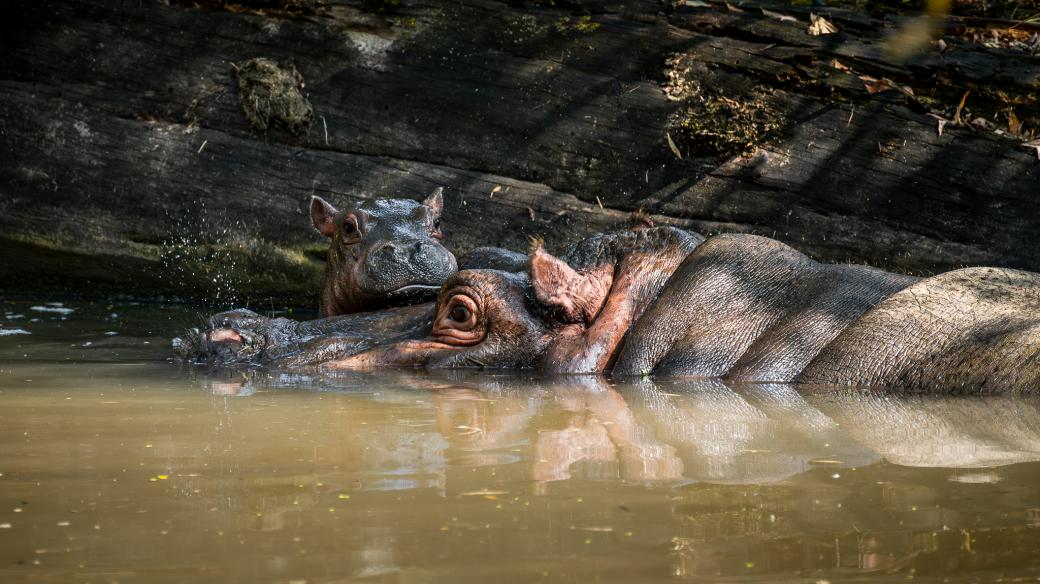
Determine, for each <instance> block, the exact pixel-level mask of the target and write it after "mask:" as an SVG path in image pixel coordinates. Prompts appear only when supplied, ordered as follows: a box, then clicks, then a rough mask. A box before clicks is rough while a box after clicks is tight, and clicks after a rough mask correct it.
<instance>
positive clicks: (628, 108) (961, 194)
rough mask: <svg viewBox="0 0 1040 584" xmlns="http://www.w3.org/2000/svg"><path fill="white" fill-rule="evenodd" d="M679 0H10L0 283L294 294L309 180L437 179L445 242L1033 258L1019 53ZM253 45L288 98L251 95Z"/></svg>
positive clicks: (220, 296) (347, 188)
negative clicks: (623, 234)
mask: <svg viewBox="0 0 1040 584" xmlns="http://www.w3.org/2000/svg"><path fill="white" fill-rule="evenodd" d="M676 4H685V3H676V2H658V1H653V0H643V1H638V0H637V1H633V0H628V1H625V2H609V1H584V2H579V1H573V2H559V1H557V2H497V1H493V0H458V1H453V2H433V1H428V0H427V1H409V0H399V1H398V0H395V1H393V2H384V1H377V0H357V1H349V0H327V1H320V0H313V1H310V0H282V1H275V0H265V1H251V2H246V1H240V2H234V1H217V0H208V1H197V2H192V1H186V0H172V1H170V0H166V1H163V0H131V1H121V0H55V1H53V2H46V3H42V2H36V1H30V0H14V1H13V3H9V5H8V6H6V7H5V12H6V13H7V14H8V17H7V18H6V19H5V24H3V25H0V26H2V28H3V30H2V33H3V34H2V38H0V47H2V50H3V54H4V59H2V60H0V156H2V157H3V164H2V165H0V256H2V257H3V258H4V261H3V262H0V289H6V290H8V291H13V290H23V291H29V290H31V291H55V290H58V291H62V292H64V293H75V292H90V293H127V294H134V295H158V294H164V295H167V296H178V297H185V298H194V299H201V300H209V301H212V302H216V303H222V304H232V303H239V304H241V303H252V304H257V305H261V306H267V305H268V304H269V303H272V302H274V303H279V304H302V305H312V304H314V303H315V301H316V300H315V299H316V297H317V290H318V282H319V281H320V278H321V269H322V262H323V252H324V242H323V241H322V238H321V237H320V236H319V235H318V234H317V233H315V232H314V231H313V230H312V229H311V227H310V225H309V220H308V218H307V214H306V205H307V202H308V199H309V197H310V196H311V195H320V196H322V197H324V198H326V199H328V200H330V201H332V202H333V203H335V204H339V205H348V204H350V202H351V201H354V200H357V199H359V198H362V197H373V196H403V197H412V198H420V197H422V196H424V195H425V194H426V193H428V192H429V191H430V190H432V189H433V188H434V187H436V186H444V187H446V190H445V200H446V213H445V220H444V223H443V230H444V232H445V234H446V237H447V241H448V242H450V244H451V245H452V246H453V247H454V248H455V249H457V250H459V251H466V250H468V249H470V248H472V247H475V246H479V245H501V246H505V247H509V248H513V249H523V248H525V247H526V245H527V239H528V237H529V236H542V237H544V238H545V239H546V241H547V242H548V245H549V247H550V249H560V248H561V247H562V246H563V245H564V244H565V243H566V242H567V241H569V240H573V239H575V238H577V237H579V236H582V235H584V234H587V233H590V232H593V231H596V230H599V229H602V228H603V227H606V226H608V225H612V224H615V223H617V222H618V221H620V220H622V219H624V218H625V217H626V216H627V215H628V214H629V213H631V212H632V211H635V210H637V209H644V210H645V211H647V212H649V213H650V214H651V215H652V216H653V217H654V218H655V220H657V221H658V222H659V223H666V224H674V225H678V226H682V227H687V228H690V229H694V230H697V231H700V232H702V233H704V234H713V233H719V232H749V233H758V234H763V235H767V236H771V237H775V238H777V239H780V240H782V241H785V242H788V243H790V244H792V245H794V246H795V247H797V248H798V249H800V250H803V251H805V252H807V253H809V254H810V255H812V256H813V257H815V258H817V259H820V260H826V261H835V262H846V261H851V262H863V263H869V264H873V265H877V266H882V267H886V268H889V269H894V270H898V271H904V272H912V273H931V272H936V271H942V270H947V269H951V268H956V267H961V266H965V265H978V264H988V265H996V266H1010V267H1016V268H1024V269H1030V270H1037V271H1040V237H1037V234H1038V233H1040V209H1038V205H1040V163H1038V155H1037V152H1038V150H1040V148H1035V147H1029V146H1028V144H1030V143H1032V144H1036V142H1035V138H1036V136H1035V134H1033V132H1034V131H1035V129H1036V128H1037V127H1040V105H1038V104H1040V101H1038V94H1040V58H1038V57H1037V56H1036V55H1035V53H1036V51H1035V50H1031V49H1030V47H1031V45H1028V43H1019V45H1023V46H1024V47H1025V48H1023V46H1018V45H1014V44H1013V43H1012V44H1006V46H1005V45H1001V44H999V43H996V44H994V42H991V41H992V39H997V40H999V39H1000V36H999V33H998V34H996V35H991V34H989V33H986V34H982V35H981V36H980V35H979V34H976V33H974V32H972V31H965V30H961V29H957V28H956V27H950V28H948V29H947V31H946V36H945V37H944V38H943V42H942V43H937V42H932V43H926V44H925V46H923V49H922V50H919V51H916V52H914V53H913V54H911V55H901V56H895V55H894V53H893V51H891V50H890V48H891V46H890V45H891V43H889V42H886V40H885V39H886V38H888V37H889V36H892V33H893V31H897V29H898V26H900V24H901V22H900V21H897V20H891V21H881V20H877V19H874V18H871V17H868V16H864V15H861V14H858V13H856V12H852V11H847V10H842V9H837V8H816V9H814V11H815V13H817V14H822V15H823V16H824V17H825V18H826V19H828V21H829V22H831V23H833V25H834V27H835V28H837V29H838V31H839V32H837V33H833V34H825V35H821V36H813V35H811V34H809V23H810V19H811V16H810V12H809V9H808V8H794V7H791V6H788V5H786V4H781V3H775V2H745V3H742V4H739V6H738V5H737V4H736V3H731V4H725V3H711V4H708V3H703V2H696V3H693V2H691V3H689V4H691V6H686V5H680V6H676ZM692 4H697V6H696V7H694V6H692ZM958 26H959V25H958ZM961 28H963V26H962V27H961ZM972 34H975V36H972ZM987 35H989V36H987ZM1009 42H1010V41H1009ZM257 59H261V60H262V61H256V60H257ZM243 63H264V67H265V68H267V69H270V70H272V71H285V72H288V73H286V75H288V77H286V79H288V81H285V80H281V81H280V82H279V83H280V84H275V83H272V84H269V85H268V86H265V87H274V88H278V87H284V88H285V90H284V91H283V93H286V94H291V95H292V98H293V99H295V100H296V101H295V102H292V103H287V104H281V103H278V102H276V101H275V100H276V99H277V97H278V96H273V97H271V96H272V95H273V94H272V93H271V92H270V91H268V93H265V94H264V96H265V97H264V100H265V101H263V102H261V101H260V100H259V99H258V98H255V97H247V96H253V95H254V93H250V92H247V91H246V89H245V86H244V85H242V84H241V83H240V82H241V79H240V68H241V66H242V64H243ZM261 81H262V80H261ZM250 83H254V81H250ZM249 87H253V85H250V86H249ZM969 90H970V91H969ZM250 91H252V89H250ZM250 99H252V100H253V102H252V103H250V102H249V100H250ZM258 107H260V108H263V109H262V113H263V116H261V118H258V116H257V115H256V111H257V109H256V108H258ZM250 108H253V109H252V110H251V109H250ZM279 108H281V109H279ZM280 111H286V112H302V113H304V114H306V115H301V116H298V117H296V118H292V119H291V121H285V122H281V123H280V121H279V120H280V119H281V118H279V117H278V116H274V115H269V114H271V113H272V112H275V113H277V112H280ZM250 112H252V113H253V115H252V116H250V115H248V114H250ZM257 119H262V120H263V121H264V124H262V125H261V127H266V130H261V129H258V127H257V124H256V120H257ZM251 120H252V123H251ZM268 120H269V121H270V123H268ZM1030 140H1034V141H1033V142H1030Z"/></svg>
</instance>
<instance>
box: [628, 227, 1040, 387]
mask: <svg viewBox="0 0 1040 584" xmlns="http://www.w3.org/2000/svg"><path fill="white" fill-rule="evenodd" d="M646 373H654V374H658V375H682V376H696V377H719V378H725V379H732V380H739V381H774V382H795V383H811V384H841V385H857V386H876V387H901V388H905V389H911V390H926V391H947V390H956V389H970V390H973V391H977V390H983V391H985V390H994V391H1003V390H1020V391H1035V390H1036V389H1037V388H1038V387H1040V275H1037V274H1034V273H1030V272H1022V271H1018V270H1009V269H998V268H967V269H962V270H956V271H953V272H947V273H944V274H939V275H937V276H933V277H931V278H925V279H916V278H911V277H907V276H899V275H895V274H890V273H887V272H883V271H880V270H875V269H872V268H866V267H862V266H845V265H826V264H820V263H817V262H813V261H811V260H809V259H808V258H806V257H805V256H804V255H803V254H801V253H799V252H797V251H795V250H793V249H791V248H790V247H788V246H786V245H784V244H781V243H779V242H776V241H773V240H770V239H766V238H762V237H756V236H750V235H725V236H719V237H715V238H712V239H710V240H708V241H707V242H706V243H705V244H703V245H701V246H700V247H699V248H698V249H697V250H696V251H695V252H694V253H692V254H690V256H689V257H688V258H687V259H686V261H685V262H683V265H682V266H680V268H679V269H678V270H676V272H675V274H674V275H673V277H672V279H671V280H670V281H669V283H668V285H667V286H666V287H665V290H664V291H663V292H662V294H661V295H660V297H658V299H657V301H656V302H655V303H654V305H653V306H652V307H650V309H648V310H647V312H646V314H645V315H644V316H643V318H642V319H641V320H640V321H639V323H637V325H636V326H635V327H633V330H632V332H631V334H630V335H629V338H628V340H627V342H626V344H625V347H624V349H623V350H622V351H621V354H620V356H619V357H618V360H617V364H616V366H615V368H614V374H615V375H638V374H646Z"/></svg>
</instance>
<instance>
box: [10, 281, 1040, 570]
mask: <svg viewBox="0 0 1040 584" xmlns="http://www.w3.org/2000/svg"><path fill="white" fill-rule="evenodd" d="M33 307H36V308H37V309H38V310H34V309H33ZM0 308H2V310H3V317H4V318H3V319H2V320H0V473H2V474H0V582H136V581H147V582H295V583H300V582H309V583H316V582H353V581H376V582H455V581H462V582H470V581H472V582H485V581H494V582H496V583H506V582H633V581H649V582H655V581H661V582H663V581H682V580H691V581H705V582H730V581H736V582H743V581H753V582H819V581H829V582H834V581H848V582H851V581H857V582H876V581H900V582H903V581H906V580H908V579H914V580H918V581H920V580H924V581H935V582H979V581H982V582H998V581H1003V582H1008V581H1036V580H1038V579H1040V551H1038V550H1040V462H1038V461H1040V401H1038V400H1036V399H1035V398H1015V397H965V396H959V397H949V396H894V395H886V394H885V393H882V392H867V391H848V390H837V389H822V388H815V389H807V388H801V389H798V388H792V387H790V386H781V385H747V386H727V385H724V384H721V383H710V382H692V381H687V382H681V381H656V382H650V381H641V382H635V383H625V384H615V383H611V382H609V381H607V380H603V379H598V378H593V377H572V378H562V379H544V378H538V377H532V376H517V375H490V374H479V373H476V372H455V373H439V374H423V373H419V372H407V373H406V372H392V373H383V374H378V375H341V376H336V377H321V378H314V377H309V376H305V375H284V374H276V373H271V372H200V371H189V370H184V369H182V368H181V367H179V366H178V365H177V364H175V363H172V362H170V361H169V360H168V357H169V353H170V348H169V347H170V340H171V338H172V337H173V336H175V335H176V334H178V333H179V332H180V331H181V330H183V328H184V327H187V326H191V325H192V324H196V323H197V322H199V320H200V316H201V315H200V314H198V313H197V312H195V311H192V310H189V309H185V308H183V307H176V306H162V305H130V304H110V305H109V304H88V303H75V302H70V303H67V304H64V305H62V306H53V305H47V304H43V303H38V302H24V301H5V302H0ZM48 308H50V309H62V310H47V309H48ZM13 330H21V331H23V332H20V333H9V332H8V333H5V332H4V331H13Z"/></svg>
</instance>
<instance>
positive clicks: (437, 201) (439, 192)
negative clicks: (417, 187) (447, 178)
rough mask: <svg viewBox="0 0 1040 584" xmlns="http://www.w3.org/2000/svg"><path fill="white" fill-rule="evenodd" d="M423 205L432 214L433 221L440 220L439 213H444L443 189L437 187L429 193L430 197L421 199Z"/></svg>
mask: <svg viewBox="0 0 1040 584" xmlns="http://www.w3.org/2000/svg"><path fill="white" fill-rule="evenodd" d="M422 204H423V205H426V206H427V207H429V208H430V211H432V212H433V218H434V220H436V219H438V218H440V216H441V212H442V211H444V188H443V187H437V188H436V189H434V190H433V192H432V193H430V196H428V197H426V198H425V199H423V202H422Z"/></svg>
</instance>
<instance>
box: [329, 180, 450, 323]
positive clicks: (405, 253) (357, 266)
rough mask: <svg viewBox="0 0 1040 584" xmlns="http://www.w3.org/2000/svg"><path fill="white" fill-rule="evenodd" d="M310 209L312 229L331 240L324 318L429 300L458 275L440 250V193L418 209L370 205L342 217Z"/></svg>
mask: <svg viewBox="0 0 1040 584" xmlns="http://www.w3.org/2000/svg"><path fill="white" fill-rule="evenodd" d="M310 208H311V222H312V223H313V225H314V228H315V229H317V230H318V232H319V233H321V234H322V235H324V236H325V237H328V238H329V251H328V256H327V260H326V264H325V284H324V289H323V291H322V295H321V315H322V316H334V315H337V314H350V313H354V312H364V311H369V310H377V309H380V308H387V307H392V306H404V305H409V304H416V303H419V302H424V301H428V300H432V299H433V298H434V297H435V296H436V294H437V290H438V289H439V288H440V285H441V284H442V283H444V280H445V279H446V278H447V277H448V276H450V275H452V274H454V273H455V271H456V270H457V264H456V261H455V256H454V255H453V254H452V253H451V252H450V251H448V249H447V248H445V247H444V246H443V245H442V244H441V239H442V238H443V235H442V234H441V230H440V218H441V213H442V211H443V208H444V202H443V191H442V189H440V188H438V189H436V190H435V191H434V192H433V193H432V194H430V196H429V197H427V198H426V199H425V200H424V201H422V202H421V203H420V202H417V201H412V200H410V199H370V200H365V201H362V202H361V203H359V204H357V205H356V206H354V207H352V208H350V209H346V210H343V211H340V210H337V209H336V208H335V207H333V206H332V205H330V204H329V203H327V202H326V201H325V200H323V199H322V198H320V197H313V198H312V199H311V206H310Z"/></svg>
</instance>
